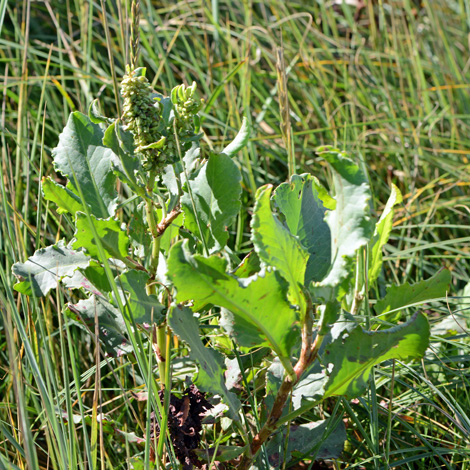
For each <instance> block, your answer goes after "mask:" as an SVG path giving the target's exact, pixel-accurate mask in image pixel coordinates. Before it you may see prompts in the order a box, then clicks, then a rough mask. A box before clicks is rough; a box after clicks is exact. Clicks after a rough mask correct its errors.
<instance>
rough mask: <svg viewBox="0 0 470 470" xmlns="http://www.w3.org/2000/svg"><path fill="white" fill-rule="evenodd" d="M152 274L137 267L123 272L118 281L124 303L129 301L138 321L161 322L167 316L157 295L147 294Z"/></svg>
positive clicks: (133, 314)
mask: <svg viewBox="0 0 470 470" xmlns="http://www.w3.org/2000/svg"><path fill="white" fill-rule="evenodd" d="M149 279H150V276H149V275H148V274H147V273H146V272H144V271H136V270H135V269H133V270H130V271H127V272H125V273H123V274H121V275H120V276H119V277H118V278H117V279H116V283H117V285H118V287H119V288H120V290H121V293H122V294H123V295H122V300H123V303H124V304H126V303H128V305H129V310H130V311H131V313H132V316H133V317H134V320H135V321H136V322H137V323H148V324H151V323H152V319H153V323H161V322H162V321H163V320H164V318H165V316H164V312H165V310H166V307H164V306H163V305H162V304H161V303H160V302H159V300H158V297H157V296H156V295H147V291H146V286H147V282H148V281H149Z"/></svg>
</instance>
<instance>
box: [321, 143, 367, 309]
mask: <svg viewBox="0 0 470 470" xmlns="http://www.w3.org/2000/svg"><path fill="white" fill-rule="evenodd" d="M319 155H320V156H322V157H323V158H324V159H325V160H326V161H327V162H328V163H329V164H330V166H331V168H332V170H333V183H334V188H335V193H336V194H335V199H336V209H335V210H331V211H328V212H327V214H326V216H325V220H326V223H327V224H328V226H329V227H330V231H331V267H330V269H329V271H328V274H327V275H326V277H325V278H324V279H323V280H322V281H321V283H320V284H319V287H321V288H323V289H322V290H320V289H316V290H315V292H314V293H315V295H319V296H323V297H325V298H327V299H331V300H332V297H333V296H335V295H337V292H338V288H339V287H341V288H342V293H343V294H344V293H345V292H346V291H347V287H348V286H349V282H350V279H351V274H352V263H353V260H354V258H355V256H356V252H357V250H358V249H359V248H361V247H363V246H365V245H366V244H367V243H368V241H369V239H370V237H371V235H372V231H373V228H374V224H373V221H372V220H371V218H370V215H369V200H370V198H371V194H370V189H369V185H368V183H367V178H366V176H365V175H364V173H363V172H362V171H361V170H360V169H359V167H358V166H357V165H356V164H355V163H353V162H352V161H351V160H350V159H349V158H347V156H346V154H344V153H343V152H340V151H339V150H335V149H332V148H329V147H323V148H322V149H320V152H319Z"/></svg>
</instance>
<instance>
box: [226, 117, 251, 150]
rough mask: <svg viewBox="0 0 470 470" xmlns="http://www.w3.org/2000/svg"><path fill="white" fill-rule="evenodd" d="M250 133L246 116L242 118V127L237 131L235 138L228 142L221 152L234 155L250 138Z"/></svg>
mask: <svg viewBox="0 0 470 470" xmlns="http://www.w3.org/2000/svg"><path fill="white" fill-rule="evenodd" d="M250 135H251V127H250V124H249V123H248V119H247V118H246V117H244V118H243V122H242V127H241V128H240V130H239V131H238V134H237V135H236V136H235V138H234V139H233V140H232V142H230V144H228V145H227V147H225V148H224V149H223V150H222V152H221V153H223V154H225V155H227V156H228V157H233V156H235V155H236V154H237V153H238V152H239V151H240V150H242V149H243V148H244V147H245V146H246V144H247V143H248V141H249V140H250Z"/></svg>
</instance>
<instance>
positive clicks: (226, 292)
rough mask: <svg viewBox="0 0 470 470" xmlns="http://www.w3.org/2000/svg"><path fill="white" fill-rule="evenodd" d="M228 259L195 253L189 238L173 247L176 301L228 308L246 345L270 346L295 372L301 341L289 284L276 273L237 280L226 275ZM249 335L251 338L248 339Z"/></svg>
mask: <svg viewBox="0 0 470 470" xmlns="http://www.w3.org/2000/svg"><path fill="white" fill-rule="evenodd" d="M226 268H227V261H226V260H225V259H223V258H220V257H218V256H211V257H209V258H204V257H202V256H200V255H191V254H190V253H189V252H188V250H187V241H185V242H178V243H176V244H175V245H174V246H173V248H172V249H171V250H170V256H169V259H168V277H169V279H171V280H172V281H173V282H174V284H175V286H176V288H177V291H178V293H177V299H178V301H180V302H182V301H187V300H191V299H197V300H198V301H199V302H200V303H202V305H204V304H214V305H218V306H221V307H225V308H226V309H228V310H230V312H231V313H232V314H233V321H234V322H235V324H236V325H237V327H238V330H237V331H239V332H240V334H242V333H243V334H244V335H245V336H243V337H241V336H240V337H238V338H237V339H238V341H239V342H240V343H241V344H242V345H243V346H248V347H256V346H267V347H270V348H271V349H273V350H274V351H275V352H276V354H277V355H278V356H279V357H280V359H281V361H282V362H283V365H284V366H285V367H287V368H288V369H289V370H292V365H291V363H290V352H291V349H292V347H293V346H294V344H295V342H296V341H299V336H298V328H297V326H298V322H297V318H296V314H295V311H294V310H293V309H292V308H291V306H290V304H289V302H288V301H287V300H286V293H287V285H286V282H285V281H283V280H282V278H281V277H280V276H279V275H278V274H277V272H267V271H266V272H264V273H263V274H260V275H257V276H254V277H252V278H246V279H237V278H235V277H234V276H232V275H230V274H228V273H226ZM248 338H249V341H247V339H248Z"/></svg>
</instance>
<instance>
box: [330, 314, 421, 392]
mask: <svg viewBox="0 0 470 470" xmlns="http://www.w3.org/2000/svg"><path fill="white" fill-rule="evenodd" d="M332 336H333V341H332V342H331V343H330V344H328V345H326V346H325V349H324V352H323V353H322V356H321V362H322V366H323V367H324V369H325V370H326V371H328V376H329V378H328V382H327V383H326V385H325V387H324V389H325V393H324V398H328V397H330V396H333V395H345V396H347V397H348V398H354V397H358V396H360V395H362V394H363V393H364V392H365V391H366V389H367V382H368V379H369V375H370V371H371V369H372V367H373V366H375V365H377V364H380V363H381V362H383V361H386V360H389V359H399V360H401V361H406V360H409V359H415V358H419V357H422V356H423V355H424V353H425V351H426V349H427V347H428V345H429V323H428V320H427V318H426V317H425V316H424V315H423V314H421V313H416V314H415V315H413V317H411V318H410V320H409V321H407V322H406V323H403V324H402V325H399V326H396V327H393V328H390V329H388V330H382V331H377V332H369V331H364V330H363V329H362V327H361V326H360V325H357V324H356V322H355V321H354V320H352V321H346V320H345V321H342V322H338V323H336V324H335V326H334V327H333V328H332Z"/></svg>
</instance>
